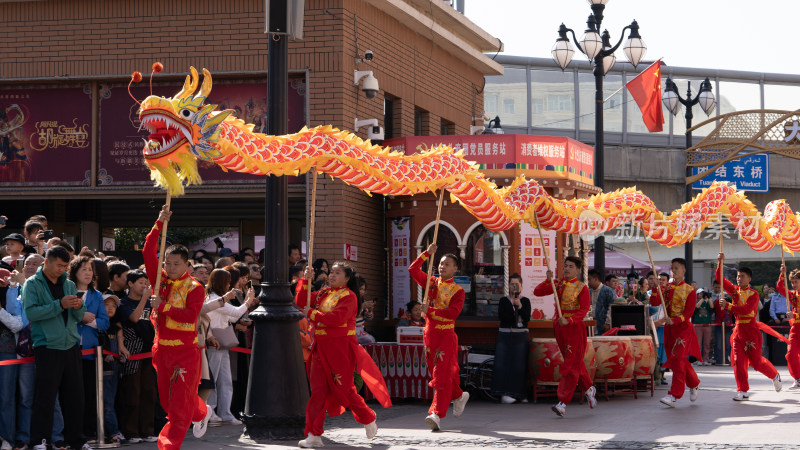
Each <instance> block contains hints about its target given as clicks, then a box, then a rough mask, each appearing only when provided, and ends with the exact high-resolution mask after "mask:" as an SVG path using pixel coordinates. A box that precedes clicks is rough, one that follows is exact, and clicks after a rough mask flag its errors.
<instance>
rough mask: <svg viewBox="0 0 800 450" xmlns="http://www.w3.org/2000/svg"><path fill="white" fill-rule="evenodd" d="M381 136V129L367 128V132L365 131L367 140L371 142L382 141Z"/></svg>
mask: <svg viewBox="0 0 800 450" xmlns="http://www.w3.org/2000/svg"><path fill="white" fill-rule="evenodd" d="M383 136H384V134H383V127H378V126H372V127H369V131H367V139H369V140H371V141H382V140H383Z"/></svg>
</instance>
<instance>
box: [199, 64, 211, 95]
mask: <svg viewBox="0 0 800 450" xmlns="http://www.w3.org/2000/svg"><path fill="white" fill-rule="evenodd" d="M210 93H211V72H209V71H208V70H207V69H203V86H201V87H200V93H199V94H197V96H195V98H198V97H203V98H208V94H210Z"/></svg>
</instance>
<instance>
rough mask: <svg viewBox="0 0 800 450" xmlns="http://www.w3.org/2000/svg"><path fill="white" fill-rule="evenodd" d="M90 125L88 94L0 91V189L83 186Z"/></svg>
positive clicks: (80, 90)
mask: <svg viewBox="0 0 800 450" xmlns="http://www.w3.org/2000/svg"><path fill="white" fill-rule="evenodd" d="M91 123H92V100H91V92H90V91H89V90H88V89H87V90H84V88H63V89H7V90H6V89H3V90H0V186H45V185H46V186H83V185H89V174H90V171H91V166H92V154H91V140H92V129H91Z"/></svg>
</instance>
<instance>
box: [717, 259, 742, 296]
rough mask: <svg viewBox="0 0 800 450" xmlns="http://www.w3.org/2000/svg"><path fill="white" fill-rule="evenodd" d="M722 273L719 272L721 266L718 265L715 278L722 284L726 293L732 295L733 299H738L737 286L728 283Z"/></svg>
mask: <svg viewBox="0 0 800 450" xmlns="http://www.w3.org/2000/svg"><path fill="white" fill-rule="evenodd" d="M720 275H721V271H720V270H719V264H717V269H716V270H715V271H714V277H715V278H716V280H717V282H718V283H721V284H722V287H723V288H724V289H725V292H727V293H728V294H730V295H731V297H734V298H736V294H737V293H738V291H737V290H736V285H734V284H733V283H731V282H730V281H728V280H727V279H725V278H723V277H721V276H720Z"/></svg>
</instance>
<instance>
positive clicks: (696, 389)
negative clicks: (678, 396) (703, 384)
mask: <svg viewBox="0 0 800 450" xmlns="http://www.w3.org/2000/svg"><path fill="white" fill-rule="evenodd" d="M699 393H700V383H697V386H695V387H693V388H689V401H690V402H693V401H696V400H697V394H699Z"/></svg>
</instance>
